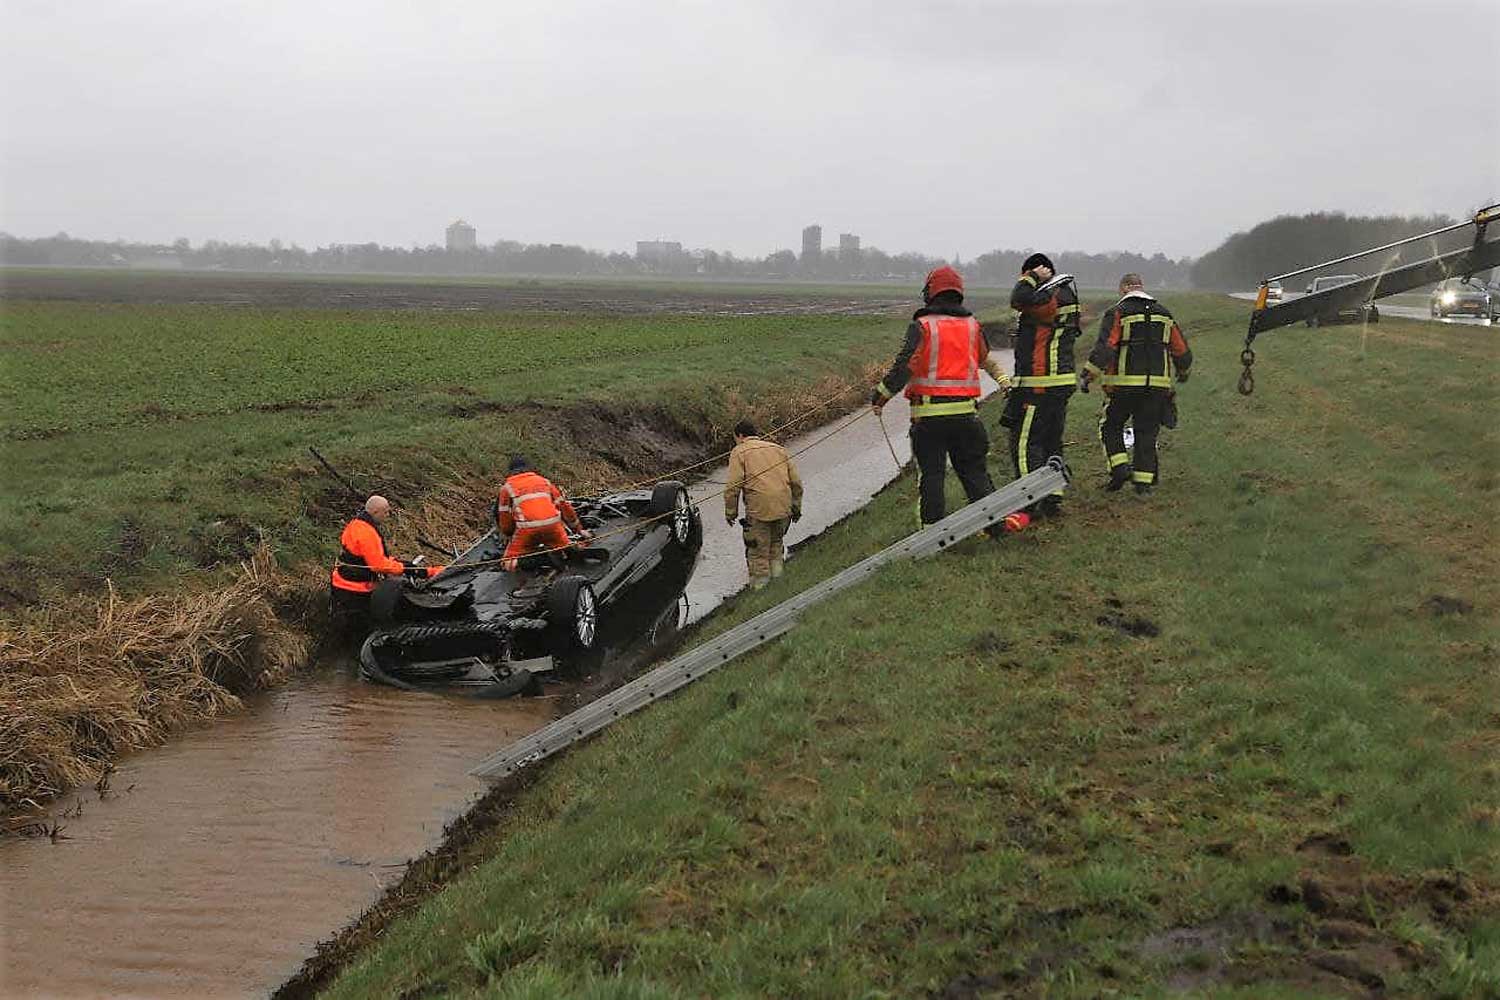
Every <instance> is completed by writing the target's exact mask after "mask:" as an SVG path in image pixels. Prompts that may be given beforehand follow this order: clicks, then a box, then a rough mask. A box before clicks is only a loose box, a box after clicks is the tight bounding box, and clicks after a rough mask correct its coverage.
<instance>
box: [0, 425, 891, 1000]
mask: <svg viewBox="0 0 1500 1000" xmlns="http://www.w3.org/2000/svg"><path fill="white" fill-rule="evenodd" d="M844 419H847V418H844ZM907 420H908V418H907V412H906V407H905V403H904V402H903V401H901V400H896V401H893V403H892V404H891V405H890V406H888V407H887V408H886V415H885V423H886V427H887V429H888V430H889V431H890V434H891V441H892V443H893V444H894V445H895V447H896V449H897V454H898V455H899V456H900V458H901V460H902V461H903V462H904V461H905V460H906V458H907V456H908V453H909V449H908V446H907V437H906V430H907ZM830 426H832V425H830ZM828 429H829V428H828V427H824V428H821V429H818V430H814V431H811V432H809V433H808V434H807V435H806V436H804V437H803V438H801V439H799V440H798V441H794V442H791V443H790V447H791V448H792V449H793V450H794V451H795V450H797V449H800V448H801V447H804V446H805V445H806V444H807V443H808V442H810V441H813V440H815V439H817V438H818V437H820V436H822V435H823V434H826V433H827V431H828ZM796 461H797V463H798V469H799V471H800V473H801V475H802V479H803V482H804V484H805V487H806V491H807V495H806V499H805V500H804V505H803V510H804V516H803V519H802V520H801V521H800V522H799V523H798V524H796V525H794V526H793V528H792V530H791V532H790V533H789V535H788V538H787V541H788V543H794V542H796V541H798V540H800V539H802V538H806V537H807V536H808V535H811V534H815V533H817V532H818V531H821V530H823V529H824V528H826V527H828V526H829V525H831V524H832V523H834V522H835V521H837V520H838V519H839V518H841V517H844V516H845V515H847V514H849V513H850V512H852V511H854V510H857V509H858V508H860V507H862V506H863V505H864V504H865V503H866V502H867V501H868V500H869V498H870V497H871V496H873V495H874V494H875V493H876V492H877V491H878V490H879V489H880V488H881V487H882V486H884V485H885V484H886V483H888V482H889V481H890V480H891V479H892V478H894V476H895V474H896V465H895V463H894V462H893V461H892V459H891V454H890V451H889V449H888V448H887V447H886V441H885V438H884V436H883V435H882V434H881V430H880V424H879V422H878V421H877V420H876V419H875V418H874V417H865V418H862V419H860V420H857V421H855V422H854V423H853V424H852V425H851V426H850V427H849V429H848V430H845V431H842V432H841V433H839V434H836V435H834V436H833V437H831V438H829V439H828V440H827V441H824V442H822V443H819V444H817V445H816V446H815V447H813V448H812V450H811V451H809V452H808V453H807V454H805V455H802V456H799V457H798V458H797V460H796ZM723 473H724V470H723V469H720V470H718V471H717V472H716V473H715V474H714V475H713V476H712V477H711V478H710V481H709V483H706V484H705V485H703V486H700V487H698V488H697V489H695V490H694V496H695V497H702V496H705V495H713V494H716V493H717V487H715V486H713V485H711V483H712V482H714V481H717V482H722V481H723V479H724V475H723ZM703 514H704V518H703V521H704V545H703V555H702V560H701V562H700V564H699V567H698V571H697V573H696V575H695V576H694V578H693V580H692V582H691V584H690V586H689V588H688V599H689V602H690V609H691V610H690V615H691V617H692V618H699V617H702V616H703V615H704V614H707V613H708V612H709V611H710V610H712V609H713V608H714V607H717V606H718V604H719V603H720V602H721V601H722V600H723V599H724V598H725V597H727V596H728V595H730V594H732V593H734V592H736V591H738V590H739V589H740V588H741V587H743V586H744V584H745V580H746V572H745V561H744V551H743V547H742V543H741V540H740V533H739V529H738V528H737V527H736V528H730V527H729V526H728V525H726V524H725V523H724V517H723V507H722V505H721V504H719V502H718V501H717V499H711V500H710V501H709V502H708V503H706V504H705V505H704V506H703ZM555 711H556V698H555V697H548V698H538V699H514V700H510V701H504V702H492V701H474V700H467V699H461V698H442V697H435V696H429V695H416V694H411V693H408V692H403V691H396V690H392V689H389V688H382V687H376V686H373V685H369V684H364V683H362V682H360V681H358V680H356V679H354V678H353V676H352V670H341V669H337V668H328V669H325V670H322V671H320V672H317V673H314V674H311V675H309V676H307V677H305V678H303V679H301V680H298V681H296V682H294V683H292V684H289V685H287V686H285V687H282V688H279V689H277V690H276V691H272V692H268V693H265V694H263V695H259V696H256V697H254V698H252V699H250V700H249V703H248V706H247V711H246V712H244V713H243V714H241V715H238V716H235V717H233V718H229V719H224V720H220V721H218V722H215V723H214V724H212V725H211V726H208V727H206V728H204V729H202V730H199V731H196V732H192V733H189V734H186V735H184V736H182V737H179V738H177V739H174V740H173V741H172V742H171V743H170V744H169V745H167V746H165V747H162V748H160V749H156V750H151V751H146V752H143V753H139V754H136V755H134V756H132V757H129V758H127V759H125V760H123V761H122V762H120V764H119V767H118V770H117V771H116V772H115V774H114V776H113V778H112V781H111V788H112V789H113V790H112V791H111V792H109V794H108V795H107V796H106V797H105V799H104V800H102V801H101V800H100V799H99V796H98V795H97V794H96V793H95V792H94V791H93V790H91V789H90V790H86V791H83V792H80V793H77V794H75V795H73V796H69V797H66V798H64V799H62V800H60V801H59V802H57V803H55V805H54V806H53V808H52V809H51V810H50V813H51V815H52V816H53V817H54V818H57V819H58V821H59V822H60V823H61V824H62V825H63V827H64V831H63V832H64V834H65V836H66V839H63V840H60V841H58V842H57V843H55V844H54V843H52V842H50V841H48V840H45V839H38V840H21V839H14V838H12V839H8V840H0V996H58V997H70V998H71V997H96V996H97V997H103V996H150V997H220V996H249V995H264V994H266V993H267V992H269V991H270V990H272V989H274V988H275V987H276V986H277V985H279V984H280V983H281V982H283V981H284V980H285V979H286V978H287V977H289V976H290V975H291V974H292V973H293V972H294V971H296V969H297V967H298V965H300V964H301V962H302V960H303V959H304V958H305V957H306V956H307V955H308V954H309V953H310V952H311V950H312V947H313V945H314V944H315V943H316V942H318V941H319V940H322V939H323V938H325V937H327V936H328V935H330V934H331V933H333V932H334V931H335V930H337V929H338V928H339V927H342V926H343V925H344V924H346V923H347V922H348V921H349V920H351V919H353V918H354V917H355V916H356V915H357V914H358V913H359V912H360V911H361V910H363V909H364V908H365V907H366V906H368V905H369V904H370V903H372V902H373V901H374V900H375V899H376V898H377V897H378V895H379V894H380V892H381V890H382V889H383V887H384V886H386V885H387V884H389V883H392V882H394V881H396V880H398V879H399V878H400V876H401V873H402V869H403V867H404V865H405V863H406V862H407V861H408V860H410V859H411V858H414V857H416V856H417V855H419V854H421V853H422V852H423V851H425V850H427V849H429V848H431V847H432V846H434V845H435V844H436V843H437V842H438V840H439V838H440V835H441V833H442V830H443V827H444V826H445V825H446V824H447V823H448V821H449V820H451V819H452V818H453V817H455V816H457V815H459V814H460V813H461V812H462V811H463V810H464V809H465V808H466V807H467V806H468V805H469V804H470V803H471V802H472V801H473V800H474V799H475V798H477V797H478V795H479V793H480V792H481V791H482V790H483V785H482V783H481V782H479V781H477V780H475V779H472V778H470V777H468V775H467V774H466V773H465V772H466V771H467V769H468V768H469V767H470V766H472V765H473V764H474V763H475V762H476V761H478V760H480V759H481V758H483V757H484V756H485V755H486V754H488V753H490V752H492V751H493V750H495V749H497V748H499V747H500V746H502V745H504V744H505V743H508V742H510V741H511V740H514V739H517V738H519V737H521V736H523V735H525V734H526V733H528V732H531V731H533V730H535V729H537V728H539V727H540V726H542V725H545V724H546V723H547V722H549V721H551V719H552V718H553V717H554V715H555ZM79 808H81V810H82V812H81V814H79V815H76V816H72V815H69V816H67V817H66V818H64V814H68V813H72V812H73V811H74V810H76V809H79Z"/></svg>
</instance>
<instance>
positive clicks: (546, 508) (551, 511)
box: [495, 455, 590, 573]
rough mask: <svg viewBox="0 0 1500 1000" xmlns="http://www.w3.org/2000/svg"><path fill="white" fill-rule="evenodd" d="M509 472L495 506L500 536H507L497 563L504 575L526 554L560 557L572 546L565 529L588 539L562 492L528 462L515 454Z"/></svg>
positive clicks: (515, 568)
mask: <svg viewBox="0 0 1500 1000" xmlns="http://www.w3.org/2000/svg"><path fill="white" fill-rule="evenodd" d="M509 473H510V474H509V476H508V477H507V478H506V480H505V483H504V485H502V486H501V487H500V496H499V497H498V499H497V501H496V504H495V521H496V524H497V525H498V527H499V528H500V533H501V534H502V535H508V536H510V541H509V542H508V543H506V546H505V554H504V555H503V556H502V557H501V558H502V560H503V561H502V562H501V564H500V565H501V567H502V568H503V569H504V570H505V571H506V572H509V573H514V572H515V571H516V570H517V569H519V568H520V563H521V559H522V558H524V557H525V556H527V555H533V554H538V553H547V554H556V555H557V556H559V557H560V556H561V555H562V553H563V552H565V551H566V550H567V549H569V548H571V547H572V546H573V545H574V542H573V540H572V539H570V538H569V537H568V532H567V528H572V529H573V533H574V534H576V535H577V536H578V537H579V539H580V540H582V541H587V540H588V539H589V537H590V535H589V532H588V531H587V530H585V529H584V527H583V524H582V523H581V522H580V521H579V520H578V512H577V511H575V510H574V509H573V505H572V504H570V503H568V500H567V498H566V497H565V496H563V492H562V490H560V489H558V488H557V487H556V486H554V485H552V482H551V481H550V480H548V479H547V477H545V476H543V475H541V474H540V473H538V472H537V471H536V469H534V468H533V467H532V465H531V463H530V462H528V461H527V460H526V459H524V458H521V457H520V456H519V455H518V456H516V457H515V458H512V459H511V460H510V470H509ZM564 523H566V525H567V528H565V527H564V526H563V525H564Z"/></svg>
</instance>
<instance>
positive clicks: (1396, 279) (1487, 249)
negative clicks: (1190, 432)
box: [1239, 204, 1500, 396]
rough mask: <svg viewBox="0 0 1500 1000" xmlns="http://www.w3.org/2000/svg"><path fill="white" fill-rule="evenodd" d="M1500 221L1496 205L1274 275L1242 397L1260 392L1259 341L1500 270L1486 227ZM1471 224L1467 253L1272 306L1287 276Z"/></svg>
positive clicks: (1245, 361)
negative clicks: (1302, 323)
mask: <svg viewBox="0 0 1500 1000" xmlns="http://www.w3.org/2000/svg"><path fill="white" fill-rule="evenodd" d="M1496 219H1500V204H1497V205H1490V206H1489V207H1488V208H1482V209H1480V210H1479V211H1478V212H1476V213H1474V217H1473V218H1471V219H1465V220H1464V221H1463V222H1458V223H1455V224H1453V225H1451V226H1446V227H1444V228H1442V229H1434V230H1433V231H1432V232H1430V233H1422V234H1420V235H1417V236H1409V237H1407V238H1406V239H1404V240H1397V241H1396V242H1394V243H1387V244H1385V245H1384V246H1378V247H1371V248H1370V249H1368V250H1361V251H1359V252H1358V253H1352V254H1349V255H1348V256H1347V257H1339V258H1337V259H1336V260H1326V261H1323V262H1322V263H1319V264H1312V265H1310V266H1308V267H1300V268H1298V269H1297V270H1295V271H1288V272H1286V273H1285V274H1278V275H1274V276H1273V277H1270V278H1267V279H1265V280H1264V281H1262V282H1261V284H1260V295H1259V296H1258V297H1257V298H1256V300H1255V311H1254V312H1253V313H1251V314H1250V331H1249V333H1247V334H1246V335H1245V347H1244V350H1242V351H1241V352H1240V364H1241V365H1243V366H1244V370H1243V371H1242V372H1241V373H1240V385H1239V389H1240V393H1241V394H1242V395H1246V396H1248V395H1250V393H1252V392H1254V391H1255V377H1254V375H1252V374H1251V367H1252V366H1253V365H1254V364H1255V352H1254V351H1253V350H1251V349H1250V345H1251V344H1253V343H1254V342H1255V338H1256V337H1257V336H1259V335H1260V334H1262V333H1265V332H1266V331H1268V330H1274V329H1276V328H1277V327H1282V326H1287V325H1289V324H1291V323H1296V322H1298V321H1299V320H1307V319H1311V318H1312V317H1314V316H1320V315H1327V314H1329V313H1335V312H1338V311H1340V310H1348V309H1352V308H1358V307H1359V306H1362V305H1364V304H1366V303H1369V302H1372V301H1374V300H1375V299H1379V298H1384V297H1385V296H1387V295H1395V294H1397V293H1398V292H1407V291H1411V290H1412V289H1413V288H1421V287H1422V286H1423V285H1430V284H1432V283H1433V282H1437V281H1442V280H1443V279H1444V278H1449V277H1453V276H1454V275H1459V276H1462V277H1465V278H1467V277H1469V276H1471V275H1473V274H1475V273H1477V272H1479V271H1486V270H1488V269H1490V268H1492V267H1500V239H1491V240H1487V239H1485V228H1486V226H1487V225H1488V224H1489V223H1490V222H1493V221H1495V220H1496ZM1469 226H1473V227H1474V242H1473V244H1472V245H1471V246H1468V247H1464V248H1463V249H1461V250H1452V251H1449V252H1448V253H1443V254H1438V255H1437V256H1435V257H1431V258H1429V259H1427V260H1423V261H1418V262H1416V263H1415V264H1405V265H1402V266H1401V267H1396V268H1392V269H1390V270H1388V271H1382V272H1381V273H1379V274H1372V275H1370V276H1368V277H1364V278H1359V279H1357V280H1355V281H1350V282H1347V283H1346V284H1342V285H1336V286H1335V287H1333V288H1327V289H1324V290H1322V291H1318V292H1312V293H1310V294H1308V295H1302V296H1299V297H1298V298H1295V299H1288V300H1287V301H1285V302H1278V303H1276V304H1275V305H1269V306H1268V305H1267V304H1266V289H1267V286H1268V285H1269V284H1270V283H1271V282H1273V281H1280V280H1282V279H1283V278H1292V277H1296V276H1297V275H1299V274H1306V273H1307V272H1309V271H1316V270H1319V269H1320V268H1324V267H1330V266H1332V265H1334V264H1342V263H1344V262H1345V261H1349V260H1354V259H1356V258H1359V257H1367V256H1369V255H1370V254H1373V253H1379V252H1381V251H1383V250H1390V249H1392V248H1394V247H1399V246H1404V245H1405V244H1408V243H1415V242H1416V241H1418V240H1425V239H1428V238H1430V237H1433V236H1439V235H1442V234H1444V233H1451V232H1455V231H1456V230H1460V229H1465V228H1467V227H1469Z"/></svg>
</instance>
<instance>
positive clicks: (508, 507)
mask: <svg viewBox="0 0 1500 1000" xmlns="http://www.w3.org/2000/svg"><path fill="white" fill-rule="evenodd" d="M559 501H562V490H559V489H558V488H557V487H556V486H553V485H552V483H551V482H550V481H549V480H548V479H547V477H546V476H542V475H538V474H537V473H535V472H518V473H516V474H515V475H514V476H511V477H510V478H509V479H507V480H506V481H505V484H504V485H503V486H501V487H500V498H499V503H498V506H497V509H496V512H497V513H498V514H499V518H500V527H501V530H504V529H505V526H506V520H507V519H509V520H510V521H512V522H513V523H514V525H515V530H516V531H520V530H522V529H523V528H545V527H547V526H548V525H549V524H560V523H561V522H562V511H561V510H560V509H558V503H559ZM506 534H510V532H508V531H507V532H506Z"/></svg>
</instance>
